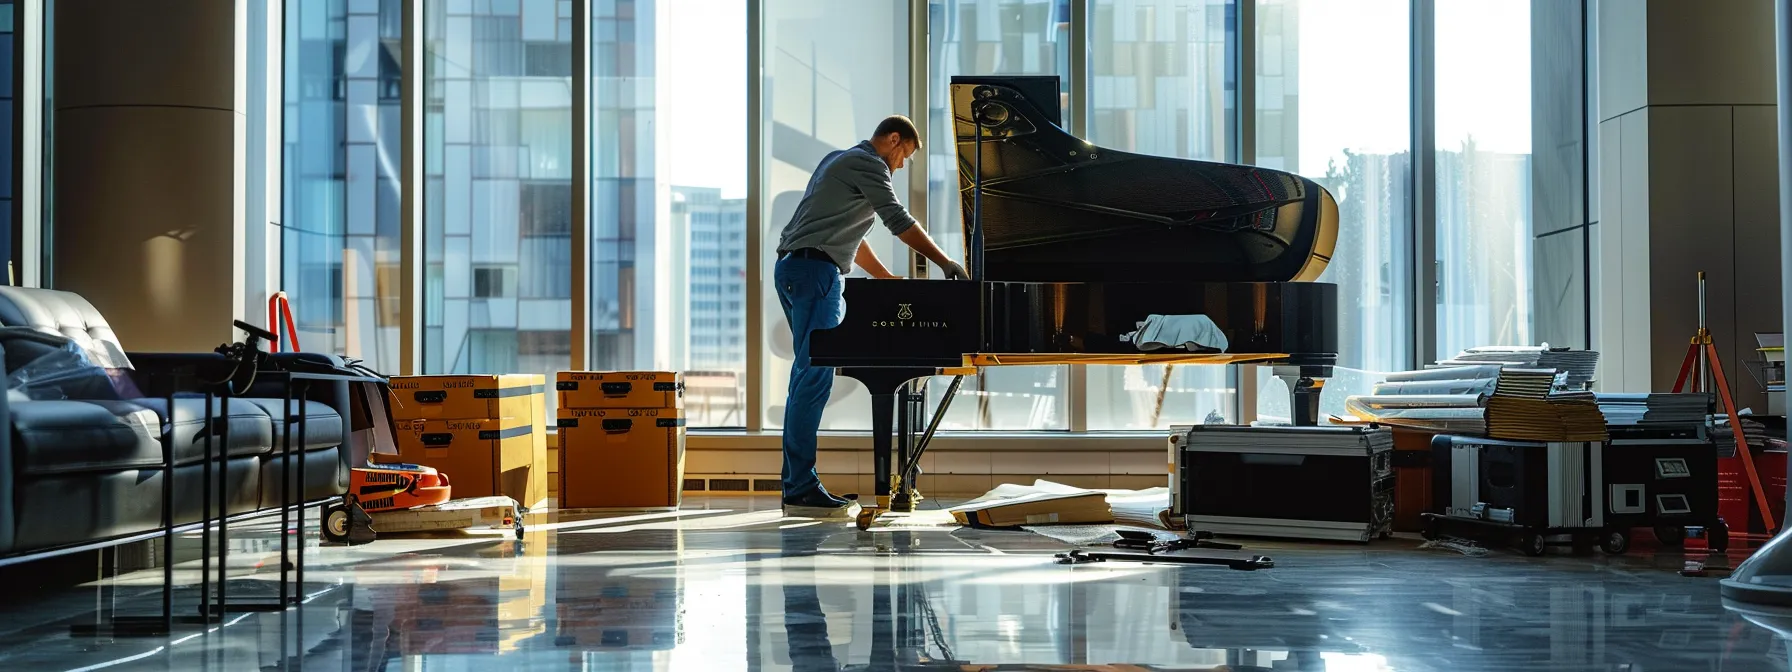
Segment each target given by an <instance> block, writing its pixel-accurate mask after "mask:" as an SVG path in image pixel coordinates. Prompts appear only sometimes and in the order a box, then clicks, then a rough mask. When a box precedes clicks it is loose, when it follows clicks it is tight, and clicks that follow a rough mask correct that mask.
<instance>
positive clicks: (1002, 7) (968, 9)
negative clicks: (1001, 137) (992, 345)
mask: <svg viewBox="0 0 1792 672" xmlns="http://www.w3.org/2000/svg"><path fill="white" fill-rule="evenodd" d="M1070 2H1071V0H931V1H930V2H929V3H928V7H927V9H928V21H929V22H930V24H931V26H930V30H929V34H928V68H929V71H928V74H927V86H928V96H929V98H930V101H929V108H930V109H929V110H928V111H927V114H928V122H927V125H928V128H927V132H928V138H927V141H926V143H924V144H925V145H926V148H925V149H924V150H923V151H924V152H926V154H927V158H926V160H927V180H928V184H927V217H926V222H927V227H928V233H930V234H932V235H933V237H934V239H935V240H937V241H938V242H939V244H940V247H942V248H943V249H944V250H945V251H946V254H948V255H950V256H951V257H952V258H954V259H958V260H961V261H962V260H963V259H964V252H965V249H966V246H965V240H964V214H963V210H962V209H961V204H960V201H959V198H958V196H959V186H958V185H959V179H958V175H959V162H958V149H957V143H956V142H955V138H954V137H953V134H954V133H955V131H954V128H955V127H954V125H953V123H952V117H951V114H952V113H951V107H950V105H951V103H950V101H951V81H952V77H953V76H954V75H1060V78H1059V80H1058V86H1059V88H1060V90H1061V91H1063V92H1064V93H1063V95H1061V96H1060V98H1061V100H1060V103H1059V104H1060V107H1061V108H1062V109H1066V110H1067V112H1068V109H1067V108H1068V107H1069V104H1070V99H1069V90H1070V89H1069V86H1070V82H1069V78H1068V77H1066V76H1063V75H1064V74H1065V73H1068V72H1069V71H1070V66H1069V59H1070V52H1069V51H1068V50H1066V49H1065V48H1064V44H1065V43H1066V42H1067V41H1068V38H1069V31H1070ZM1066 121H1067V122H1068V118H1067V119H1066ZM883 249H885V248H881V247H880V248H879V250H880V252H881V251H882V250H883ZM890 249H891V251H892V253H893V254H900V255H901V256H900V257H898V258H899V259H904V260H906V259H907V258H908V257H907V254H908V253H907V251H906V248H902V247H901V244H900V243H894V247H892V248H890ZM902 266H903V267H904V268H906V267H907V264H906V263H904V264H902ZM929 272H930V273H933V274H936V275H935V277H937V273H938V269H930V271H929ZM1069 373H1070V371H1069V367H1064V366H1026V367H1021V366H1016V367H998V368H990V369H984V371H983V375H980V376H971V377H970V378H968V379H966V380H965V383H964V386H963V390H962V391H960V392H959V394H958V400H957V401H955V402H953V404H952V407H951V408H950V409H949V411H948V412H947V414H946V417H945V419H943V420H942V421H941V423H940V427H941V428H942V429H954V430H964V429H1004V430H1028V429H1035V430H1036V429H1059V430H1062V429H1069V427H1070V425H1069V412H1068V405H1067V401H1068V395H1067V394H1066V391H1067V390H1068V385H1069ZM946 384H947V380H946V379H936V380H934V381H933V383H932V384H931V388H932V389H934V390H938V391H943V390H944V389H945V386H946ZM938 391H936V392H935V393H934V398H933V399H932V400H931V401H930V402H929V403H930V404H937V403H939V398H938V395H939V394H940V392H938Z"/></svg>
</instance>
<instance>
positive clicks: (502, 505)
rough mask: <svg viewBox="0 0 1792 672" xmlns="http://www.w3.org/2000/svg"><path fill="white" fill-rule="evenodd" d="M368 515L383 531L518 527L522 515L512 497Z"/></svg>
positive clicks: (375, 527) (374, 525) (403, 531)
mask: <svg viewBox="0 0 1792 672" xmlns="http://www.w3.org/2000/svg"><path fill="white" fill-rule="evenodd" d="M368 515H370V516H373V529H374V531H375V532H378V533H380V534H401V533H405V532H440V531H445V530H465V529H470V528H475V527H477V528H491V529H499V530H502V529H516V528H517V526H518V524H519V522H520V519H521V517H522V516H521V514H520V513H519V512H518V511H517V504H516V500H514V499H511V498H509V497H471V498H468V499H451V500H448V501H446V502H442V503H441V504H437V505H435V506H421V507H417V508H415V509H405V510H402V511H382V512H380V513H371V514H368Z"/></svg>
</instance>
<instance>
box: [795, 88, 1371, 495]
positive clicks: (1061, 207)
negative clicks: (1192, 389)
mask: <svg viewBox="0 0 1792 672" xmlns="http://www.w3.org/2000/svg"><path fill="white" fill-rule="evenodd" d="M951 93H952V116H953V123H954V127H955V129H956V136H957V137H956V144H957V154H958V174H959V187H960V193H961V198H960V200H961V201H962V202H963V205H964V207H963V224H964V236H965V249H966V250H968V254H967V257H968V258H967V259H966V262H967V263H966V266H967V267H968V269H969V271H970V274H971V277H972V280H971V281H969V282H966V281H963V280H925V279H899V280H877V279H870V278H848V279H847V280H846V287H845V296H846V304H847V308H846V316H845V318H844V320H843V321H842V322H841V324H840V325H839V326H837V327H835V328H833V329H827V330H819V331H816V332H814V333H813V334H812V335H811V337H810V360H811V364H812V365H814V366H828V367H835V368H836V369H837V370H838V371H837V372H838V374H839V375H843V376H848V377H851V378H854V379H857V380H859V381H860V382H862V383H864V384H865V386H866V387H867V388H869V389H870V392H871V401H872V409H871V410H872V413H871V427H872V436H873V449H874V460H875V464H876V467H875V472H876V477H875V478H876V489H875V495H876V497H877V501H876V504H875V507H873V506H869V505H868V506H867V509H866V511H867V512H868V513H869V514H870V515H875V513H871V512H872V511H874V510H876V509H885V508H888V509H890V510H895V511H906V510H912V507H913V494H914V492H915V489H914V475H915V473H916V471H915V470H916V465H917V464H918V462H919V458H920V455H921V453H922V451H924V450H925V449H926V445H927V442H928V441H929V440H930V439H931V438H932V436H933V434H934V432H935V431H936V430H937V429H938V428H939V422H940V419H941V418H943V417H944V415H945V411H946V408H947V406H948V405H949V404H950V403H951V401H952V398H953V396H954V395H955V394H956V393H957V391H958V389H959V386H960V384H961V383H962V382H963V380H964V376H965V375H972V374H974V373H975V372H976V371H977V370H978V369H980V368H982V367H989V366H1015V365H1041V364H1110V365H1112V364H1231V363H1242V362H1256V363H1264V364H1267V365H1270V366H1273V367H1274V368H1273V373H1274V374H1275V375H1276V377H1278V378H1280V379H1282V380H1283V381H1284V382H1286V383H1287V384H1288V387H1289V389H1290V392H1291V394H1292V395H1293V406H1292V408H1293V410H1294V420H1295V423H1296V424H1300V425H1312V424H1316V423H1317V421H1318V408H1319V400H1318V395H1319V390H1320V388H1321V386H1322V385H1323V383H1324V380H1325V379H1326V378H1327V377H1329V376H1330V375H1331V369H1332V366H1333V365H1334V364H1336V362H1337V351H1338V333H1337V323H1338V320H1337V314H1338V288H1337V286H1336V285H1331V284H1325V283H1318V282H1313V280H1314V279H1315V278H1317V277H1318V276H1319V274H1320V272H1321V271H1323V270H1324V269H1325V266H1326V264H1327V263H1328V262H1329V261H1330V257H1331V254H1332V248H1333V245H1334V244H1335V243H1336V240H1337V234H1338V206H1337V202H1336V201H1334V200H1333V199H1332V196H1331V194H1329V193H1327V192H1326V190H1325V189H1324V188H1322V187H1320V186H1319V185H1318V184H1315V183H1314V182H1313V181H1312V180H1309V179H1306V178H1303V177H1300V176H1298V175H1293V174H1290V173H1286V172H1282V171H1277V170H1270V169H1265V168H1257V167H1252V166H1241V165H1233V164H1225V163H1215V162H1209V161H1193V160H1187V159H1173V158H1165V157H1157V156H1147V155H1142V154H1132V153H1127V152H1121V151H1116V150H1111V149H1105V148H1102V147H1098V146H1095V145H1093V144H1090V143H1088V142H1086V141H1084V140H1082V139H1079V138H1077V137H1075V136H1072V135H1071V134H1069V133H1067V132H1065V131H1064V129H1063V127H1062V122H1061V120H1060V117H1059V110H1058V81H1057V77H1050V76H1048V77H1031V76H1029V77H954V78H952V82H951ZM1152 316H1179V317H1178V318H1177V319H1193V320H1195V321H1197V322H1199V323H1200V324H1203V325H1206V327H1207V328H1208V330H1209V331H1210V332H1211V331H1212V329H1213V328H1214V327H1217V330H1218V331H1219V332H1222V333H1223V335H1224V339H1216V338H1207V339H1202V340H1206V341H1209V342H1208V343H1198V344H1197V345H1196V346H1195V347H1184V348H1181V349H1173V350H1164V349H1155V348H1154V349H1144V348H1142V346H1141V345H1139V344H1135V343H1134V342H1133V341H1135V340H1138V338H1136V337H1129V335H1130V334H1133V333H1134V332H1140V331H1142V329H1141V327H1142V326H1143V325H1145V323H1146V322H1147V321H1148V320H1151V319H1153V317H1152ZM1159 319H1162V318H1159ZM1221 346H1223V347H1221ZM938 375H949V376H952V380H951V383H950V384H949V387H948V389H947V391H946V394H945V395H944V396H943V397H942V399H941V401H940V402H939V405H938V407H937V408H936V409H935V411H934V412H933V413H932V417H931V420H928V418H927V415H928V414H927V413H926V408H925V403H926V398H927V395H926V394H924V391H923V389H922V388H923V386H924V384H925V382H926V380H927V379H929V378H931V377H933V376H938ZM892 458H894V462H893V461H892ZM892 495H893V496H892ZM860 524H861V526H863V525H865V524H867V517H866V516H861V519H860Z"/></svg>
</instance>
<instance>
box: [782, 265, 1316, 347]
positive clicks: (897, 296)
mask: <svg viewBox="0 0 1792 672" xmlns="http://www.w3.org/2000/svg"><path fill="white" fill-rule="evenodd" d="M845 296H846V317H845V319H844V320H843V321H842V322H841V324H840V326H838V327H836V328H834V329H827V330H821V331H817V332H815V334H814V335H813V336H812V337H811V342H810V359H811V362H812V363H813V364H814V365H815V366H834V367H848V366H851V367H858V366H914V367H953V366H960V365H962V363H963V362H964V356H965V355H967V354H974V353H1011V354H1028V353H1030V354H1046V353H1056V354H1063V355H1071V356H1074V355H1120V354H1138V353H1139V352H1140V351H1139V350H1138V348H1136V347H1135V346H1134V345H1132V344H1131V343H1127V342H1124V341H1122V340H1120V337H1121V336H1122V335H1123V334H1126V333H1128V332H1131V331H1134V330H1136V329H1137V324H1138V323H1139V322H1143V321H1145V320H1146V318H1147V317H1149V316H1151V315H1205V316H1207V317H1208V318H1210V319H1212V320H1213V321H1214V323H1215V324H1216V325H1217V326H1218V327H1219V328H1220V330H1221V331H1222V332H1224V333H1225V335H1226V338H1227V340H1228V341H1229V347H1228V348H1227V350H1226V352H1227V353H1231V354H1239V355H1243V354H1252V353H1274V354H1286V355H1288V356H1287V357H1286V358H1285V359H1281V360H1279V361H1287V362H1289V363H1297V364H1313V365H1330V364H1333V363H1335V362H1336V359H1337V356H1336V355H1337V351H1338V333H1337V313H1338V288H1337V286H1336V285H1331V284H1326V283H1315V282H1050V283H1039V282H967V281H949V280H875V279H870V278H848V279H847V280H846V288H845ZM1100 359H1102V358H1091V360H1092V361H1099V360H1100Z"/></svg>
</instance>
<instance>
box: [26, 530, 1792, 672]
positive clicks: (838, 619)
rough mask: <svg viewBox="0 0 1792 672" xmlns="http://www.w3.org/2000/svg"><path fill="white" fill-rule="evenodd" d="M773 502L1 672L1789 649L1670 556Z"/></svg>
mask: <svg viewBox="0 0 1792 672" xmlns="http://www.w3.org/2000/svg"><path fill="white" fill-rule="evenodd" d="M775 505H776V500H775V499H770V498H766V499H745V498H741V499H719V498H717V499H694V500H691V501H687V505H686V509H685V510H683V511H680V512H677V513H658V514H636V515H623V516H607V517H599V516H565V517H561V516H557V515H555V514H552V513H548V514H543V515H536V516H531V517H530V519H529V523H530V526H529V528H528V532H527V533H526V534H525V536H524V538H523V539H522V540H521V541H517V540H515V538H514V537H513V536H512V535H510V534H509V533H508V532H495V531H494V532H491V533H480V534H453V535H444V536H440V537H436V538H427V539H416V538H411V539H382V540H380V541H378V542H375V543H373V544H369V545H366V546H359V547H353V548H349V547H324V548H316V547H315V546H313V547H312V548H311V551H312V552H311V555H310V563H309V567H308V573H307V574H306V577H305V580H306V584H305V586H304V588H305V592H306V594H307V595H308V599H307V601H306V603H305V604H304V606H303V608H301V609H295V610H288V611H285V612H276V613H244V614H231V615H228V616H227V617H226V618H225V619H224V620H223V622H222V623H223V624H222V625H221V626H213V627H212V628H210V629H206V628H203V627H201V626H196V625H195V626H181V627H179V628H178V630H179V631H178V632H177V633H176V634H175V635H174V636H173V637H162V638H153V639H130V638H71V637H70V636H69V626H70V625H71V624H76V623H83V622H92V621H94V620H95V618H96V617H103V616H104V615H105V614H109V613H112V610H113V609H114V608H116V610H117V611H118V613H125V614H130V613H150V612H152V611H154V610H156V609H159V604H160V603H159V601H158V600H157V598H156V597H155V596H156V595H157V593H156V592H155V587H156V586H157V585H159V584H158V583H157V582H158V581H159V580H160V576H161V574H160V572H159V571H152V572H139V573H135V574H131V575H127V576H124V577H121V578H119V579H116V580H108V581H106V582H102V583H98V584H90V585H87V586H83V587H81V588H78V589H74V590H71V591H67V592H66V593H65V594H64V593H59V594H56V595H52V596H49V597H45V598H42V599H36V600H31V601H20V600H12V601H7V602H6V603H5V605H6V606H5V607H4V609H3V611H4V614H0V631H4V632H6V633H7V634H5V635H4V636H3V637H0V670H65V669H80V670H95V669H121V670H123V669H156V670H162V669H168V670H201V669H205V670H233V671H234V670H299V669H304V670H314V669H315V670H340V671H344V672H348V671H356V672H359V671H362V670H393V671H397V670H408V671H409V670H423V671H429V670H485V669H510V670H637V669H638V670H786V669H794V670H916V669H929V670H933V669H938V670H947V669H951V670H961V669H974V670H986V669H1016V670H1021V669H1041V668H1048V669H1049V668H1050V666H1059V667H1058V668H1057V669H1063V666H1073V668H1072V669H1104V670H1209V669H1216V668H1217V669H1229V670H1251V669H1273V670H1332V671H1340V672H1342V671H1353V670H1514V669H1549V670H1581V669H1592V670H1631V671H1642V670H1785V669H1787V665H1786V647H1785V644H1783V643H1782V642H1781V640H1780V639H1779V638H1778V637H1776V636H1775V635H1774V634H1773V632H1772V631H1771V630H1769V629H1767V628H1766V627H1763V626H1761V625H1757V624H1756V621H1759V620H1761V619H1759V618H1756V619H1753V620H1751V619H1749V618H1745V617H1743V616H1742V615H1739V614H1737V613H1734V612H1731V611H1727V610H1726V609H1724V607H1723V605H1722V604H1721V603H1720V600H1719V598H1718V591H1717V580H1716V579H1714V578H1697V579H1696V578H1685V577H1681V576H1679V575H1678V574H1677V573H1676V572H1675V570H1677V569H1678V568H1679V567H1680V564H1681V556H1680V555H1679V554H1678V553H1671V554H1670V553H1656V552H1654V551H1653V550H1650V549H1642V548H1639V549H1637V550H1635V551H1633V552H1632V554H1631V555H1629V556H1626V557H1622V558H1608V557H1605V556H1602V555H1582V556H1573V555H1568V554H1561V555H1552V556H1551V557H1548V558H1544V559H1531V558H1526V557H1523V556H1520V555H1518V554H1516V553H1512V552H1507V551H1495V552H1494V553H1493V554H1491V555H1489V556H1487V557H1467V556H1464V555H1460V554H1457V553H1454V552H1449V551H1439V550H1419V549H1418V548H1417V546H1418V543H1419V542H1418V541H1417V540H1416V539H1412V540H1407V539H1393V540H1387V541H1381V542H1377V543H1375V544H1373V545H1369V546H1357V545H1337V544H1324V545H1304V544H1288V543H1273V542H1250V548H1249V549H1248V550H1249V551H1251V552H1254V553H1261V554H1267V555H1271V556H1273V557H1274V559H1275V561H1276V565H1277V566H1276V567H1275V568H1274V569H1269V570H1263V571H1258V572H1239V571H1232V570H1228V569H1224V568H1218V567H1200V566H1162V565H1138V564H1123V563H1101V564H1090V565H1079V566H1063V565H1057V564H1054V563H1053V562H1052V556H1051V554H1052V553H1053V552H1056V551H1060V550H1063V545H1062V544H1061V543H1060V542H1056V541H1053V540H1050V539H1046V538H1044V537H1040V536H1037V535H1033V534H1030V533H1025V532H985V531H971V530H951V529H930V528H923V527H913V528H897V529H889V530H883V531H874V532H869V533H864V532H859V531H858V530H856V529H854V528H852V527H851V526H850V525H849V524H839V523H825V524H824V523H817V522H814V521H806V520H794V519H782V518H780V516H779V514H778V512H777V511H776V510H775V508H772V507H775ZM766 509H770V510H766ZM274 532H275V531H274V530H272V529H265V528H264V529H261V530H259V531H256V530H250V529H245V530H240V531H239V530H233V531H232V535H233V536H232V539H233V542H232V545H233V554H232V556H231V566H232V575H233V576H234V577H236V579H235V580H234V581H233V582H232V584H231V591H232V592H233V593H234V594H238V595H242V594H249V593H254V592H256V591H258V590H260V591H265V590H266V587H267V586H268V585H270V584H269V583H268V581H269V580H270V579H272V578H276V577H278V571H277V568H278V564H277V547H278V544H277V543H272V539H274V538H277V537H275V536H274ZM258 534H259V536H257V535H258ZM312 543H314V544H315V542H312ZM180 568H181V574H180V577H179V578H180V579H181V581H183V582H184V581H186V580H189V579H191V578H193V577H196V576H197V562H196V561H194V562H185V563H182V564H181V565H180ZM176 604H177V606H179V607H181V608H182V609H183V613H185V612H190V611H191V610H192V609H193V606H192V605H193V596H192V593H191V591H182V592H181V593H180V594H179V595H178V596H177V601H176ZM96 608H98V609H99V611H97V612H96ZM96 614H97V616H96ZM995 666H1000V667H995Z"/></svg>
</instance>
